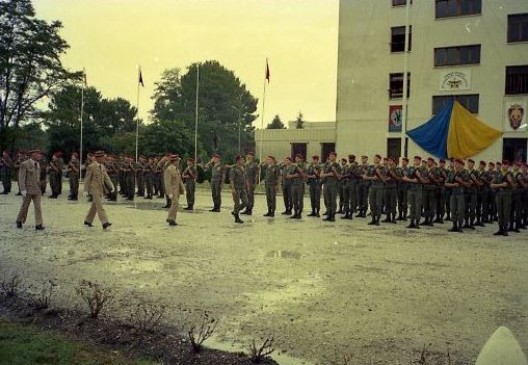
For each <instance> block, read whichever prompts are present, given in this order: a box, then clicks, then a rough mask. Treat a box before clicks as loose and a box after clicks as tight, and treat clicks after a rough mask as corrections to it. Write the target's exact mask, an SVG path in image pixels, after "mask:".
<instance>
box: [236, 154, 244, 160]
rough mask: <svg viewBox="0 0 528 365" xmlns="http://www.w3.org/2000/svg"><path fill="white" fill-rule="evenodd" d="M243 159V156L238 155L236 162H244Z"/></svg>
mask: <svg viewBox="0 0 528 365" xmlns="http://www.w3.org/2000/svg"><path fill="white" fill-rule="evenodd" d="M243 159H244V156H243V155H236V156H235V161H240V160H243Z"/></svg>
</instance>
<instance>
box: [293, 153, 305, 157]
mask: <svg viewBox="0 0 528 365" xmlns="http://www.w3.org/2000/svg"><path fill="white" fill-rule="evenodd" d="M297 157H299V158H304V157H303V155H301V154H300V153H297V154H296V155H295V158H297Z"/></svg>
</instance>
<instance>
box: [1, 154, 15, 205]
mask: <svg viewBox="0 0 528 365" xmlns="http://www.w3.org/2000/svg"><path fill="white" fill-rule="evenodd" d="M12 170H13V161H12V160H11V157H10V156H9V152H7V151H4V152H2V159H0V178H1V179H2V186H3V188H4V191H2V194H4V195H7V194H9V192H10V191H11V173H12Z"/></svg>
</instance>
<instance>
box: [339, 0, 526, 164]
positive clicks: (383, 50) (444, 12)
mask: <svg viewBox="0 0 528 365" xmlns="http://www.w3.org/2000/svg"><path fill="white" fill-rule="evenodd" d="M406 1H410V4H409V7H408V8H407V9H406V6H407V5H406ZM406 14H407V15H406ZM406 24H408V25H409V28H408V29H409V31H410V32H409V42H408V45H409V48H408V49H409V51H408V53H407V67H406V68H407V74H408V83H407V84H408V90H407V91H408V92H407V95H408V99H407V105H408V108H407V118H406V121H407V122H406V123H401V121H400V120H399V118H401V109H402V105H403V103H404V98H403V89H404V88H403V74H404V54H405V52H404V46H405V28H406V27H405V25H406ZM338 47H339V50H338V57H339V58H338V77H337V107H336V121H337V126H336V128H337V140H336V144H337V151H338V153H339V154H348V153H356V154H357V153H365V154H369V155H372V154H375V153H386V154H387V155H394V156H400V151H401V143H402V141H405V140H404V139H403V136H404V132H405V131H401V129H402V128H401V126H402V124H404V128H403V129H406V130H407V131H408V130H411V129H413V128H415V127H417V126H419V125H421V124H423V123H425V122H426V121H428V120H429V119H431V117H432V116H433V115H434V114H436V113H437V112H438V111H439V110H440V109H441V108H442V106H443V105H444V104H445V103H446V102H447V101H448V100H450V99H452V98H456V100H458V101H459V102H460V103H461V104H462V105H463V106H465V107H466V108H467V109H468V110H470V111H471V112H472V113H474V114H475V115H476V116H477V117H478V118H479V119H480V120H481V121H483V122H485V123H486V124H488V125H489V126H491V127H493V128H496V129H499V130H501V131H503V132H504V133H503V136H502V138H500V139H499V140H497V141H496V142H495V143H494V144H492V145H491V146H490V147H488V148H487V149H486V150H484V151H483V152H481V153H480V155H479V156H477V157H478V158H482V159H489V160H495V159H501V158H507V159H510V160H514V159H523V160H525V161H526V150H527V143H528V128H526V121H527V117H526V113H527V105H528V1H525V0H353V1H352V0H340V14H339V46H338ZM405 125H406V127H405ZM404 143H405V142H404ZM414 154H423V155H427V153H426V152H424V151H423V150H421V149H420V148H419V147H418V146H417V145H416V144H415V143H414V142H413V141H412V140H408V148H407V155H409V156H412V155H414Z"/></svg>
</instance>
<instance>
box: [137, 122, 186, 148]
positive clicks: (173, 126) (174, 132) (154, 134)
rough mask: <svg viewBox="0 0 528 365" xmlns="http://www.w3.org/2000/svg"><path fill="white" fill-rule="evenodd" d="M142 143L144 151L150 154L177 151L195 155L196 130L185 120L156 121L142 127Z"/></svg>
mask: <svg viewBox="0 0 528 365" xmlns="http://www.w3.org/2000/svg"><path fill="white" fill-rule="evenodd" d="M140 145H141V147H142V148H141V149H142V151H143V153H146V154H149V155H159V154H163V153H167V152H175V153H178V154H180V156H194V130H192V129H189V128H187V127H186V126H185V125H184V123H183V122H173V121H155V122H154V123H152V124H149V125H147V126H145V127H143V128H142V130H141V133H140Z"/></svg>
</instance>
